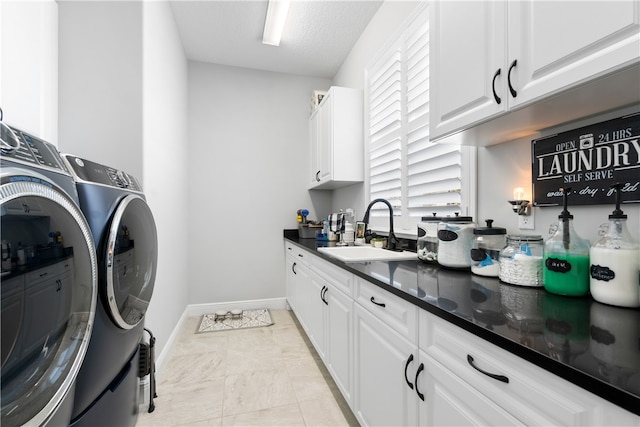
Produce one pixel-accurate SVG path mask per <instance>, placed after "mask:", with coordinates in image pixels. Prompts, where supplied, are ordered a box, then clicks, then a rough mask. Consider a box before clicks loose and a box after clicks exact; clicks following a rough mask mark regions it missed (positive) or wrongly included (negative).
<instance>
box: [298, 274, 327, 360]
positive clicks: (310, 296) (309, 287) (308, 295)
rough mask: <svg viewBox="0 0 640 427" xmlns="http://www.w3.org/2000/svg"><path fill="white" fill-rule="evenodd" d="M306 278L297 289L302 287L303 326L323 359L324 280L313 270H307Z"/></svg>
mask: <svg viewBox="0 0 640 427" xmlns="http://www.w3.org/2000/svg"><path fill="white" fill-rule="evenodd" d="M307 274H308V279H307V280H306V283H304V284H301V287H300V288H299V289H304V291H303V294H304V296H303V297H302V298H303V299H304V302H303V303H302V304H303V305H304V318H305V327H306V332H307V336H308V337H309V341H311V343H312V344H313V346H314V347H315V349H316V351H317V352H318V355H320V357H321V358H322V359H323V360H324V359H325V345H324V342H325V340H324V331H325V327H324V320H325V316H324V311H325V309H324V306H325V303H324V300H323V294H324V292H325V288H326V286H325V281H324V280H322V279H321V278H320V277H318V275H317V274H315V273H313V272H308V273H307Z"/></svg>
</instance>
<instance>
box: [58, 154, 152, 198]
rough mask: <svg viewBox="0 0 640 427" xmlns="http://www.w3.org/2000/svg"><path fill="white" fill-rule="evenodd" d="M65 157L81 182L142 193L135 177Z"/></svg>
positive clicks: (93, 163) (73, 157)
mask: <svg viewBox="0 0 640 427" xmlns="http://www.w3.org/2000/svg"><path fill="white" fill-rule="evenodd" d="M64 157H65V158H66V159H67V162H68V163H69V166H71V169H72V170H73V172H74V173H75V175H76V177H77V178H78V179H79V180H81V181H84V182H91V183H97V184H102V185H108V186H110V187H118V188H124V189H127V190H131V191H138V192H142V186H141V185H140V183H139V182H138V180H137V179H136V178H135V177H134V176H133V175H130V174H128V173H126V172H124V171H121V170H118V169H115V168H112V167H109V166H105V165H101V164H100V163H96V162H92V161H91V160H86V159H82V158H80V157H76V156H72V155H69V154H65V156H64Z"/></svg>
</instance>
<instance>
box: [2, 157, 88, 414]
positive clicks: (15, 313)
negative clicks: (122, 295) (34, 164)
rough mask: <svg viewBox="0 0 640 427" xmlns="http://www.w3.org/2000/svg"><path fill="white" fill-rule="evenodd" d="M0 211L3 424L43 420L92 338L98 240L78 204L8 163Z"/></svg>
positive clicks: (71, 381) (60, 397)
mask: <svg viewBox="0 0 640 427" xmlns="http://www.w3.org/2000/svg"><path fill="white" fill-rule="evenodd" d="M23 172H24V173H23ZM0 211H1V232H2V247H3V254H2V284H1V286H2V292H1V294H2V297H1V299H2V347H1V353H2V360H1V362H2V385H1V398H0V399H1V402H2V403H1V408H2V409H1V419H0V424H1V425H7V426H9V425H12V426H13V425H23V424H29V425H42V424H45V423H46V422H48V420H49V419H51V417H52V416H53V415H54V414H55V413H56V411H57V409H58V408H59V407H60V404H61V402H62V401H63V400H64V399H65V398H66V397H67V395H68V393H69V391H70V390H71V388H72V386H73V384H74V382H75V379H76V376H77V373H78V370H79V369H80V366H81V364H82V361H83V359H84V356H85V353H86V350H87V346H88V344H89V338H90V336H91V330H92V327H93V319H94V315H95V308H96V306H95V305H96V300H97V262H96V253H95V247H94V245H93V238H92V236H91V231H90V229H89V226H88V224H87V222H86V220H85V218H84V216H83V215H82V213H81V212H80V210H79V208H78V207H77V205H76V204H75V203H74V202H73V201H72V200H71V199H69V198H68V197H67V195H66V194H65V193H63V192H62V191H61V190H59V189H58V188H57V187H56V186H54V185H52V184H50V183H49V182H48V181H46V179H44V177H40V176H39V175H38V174H33V175H31V174H29V173H28V172H26V171H23V170H21V169H15V168H5V170H4V171H3V173H2V178H1V183H0ZM50 233H52V234H50Z"/></svg>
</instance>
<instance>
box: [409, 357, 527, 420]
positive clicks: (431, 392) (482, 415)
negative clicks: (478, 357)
mask: <svg viewBox="0 0 640 427" xmlns="http://www.w3.org/2000/svg"><path fill="white" fill-rule="evenodd" d="M420 363H421V364H420V366H419V369H420V371H421V372H420V374H419V375H418V377H417V379H416V387H417V388H418V390H419V392H420V393H421V394H422V395H423V396H424V399H425V400H424V402H423V403H422V404H421V405H420V416H419V420H420V425H426V426H516V425H524V424H523V423H522V422H520V421H519V420H518V419H517V418H516V417H514V416H512V415H511V414H509V413H508V412H507V411H505V410H504V409H503V408H501V407H500V406H499V405H497V404H496V403H495V402H493V401H491V399H489V398H487V397H486V396H484V395H483V394H482V393H481V392H480V391H478V390H476V389H475V388H473V387H472V386H471V385H469V384H468V383H467V382H465V381H464V380H462V379H461V378H460V377H459V376H457V375H456V374H455V373H453V372H452V371H450V370H449V369H447V368H446V367H444V366H443V365H442V364H440V363H439V362H437V361H436V360H435V359H434V358H432V357H430V356H428V355H427V354H426V353H425V352H423V351H420Z"/></svg>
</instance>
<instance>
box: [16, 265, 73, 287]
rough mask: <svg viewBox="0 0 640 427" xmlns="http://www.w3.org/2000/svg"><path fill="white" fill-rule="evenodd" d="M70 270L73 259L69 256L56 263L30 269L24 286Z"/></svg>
mask: <svg viewBox="0 0 640 427" xmlns="http://www.w3.org/2000/svg"><path fill="white" fill-rule="evenodd" d="M72 270H73V259H71V258H69V259H66V260H64V261H60V262H58V263H56V264H53V265H50V266H47V267H44V268H39V269H37V270H34V271H30V272H29V273H27V275H26V280H27V281H26V286H27V288H28V287H30V286H33V285H36V284H38V283H40V282H43V281H45V280H49V279H51V278H52V277H57V276H58V275H61V274H64V273H67V272H70V271H72Z"/></svg>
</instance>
